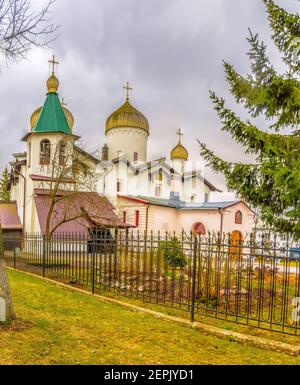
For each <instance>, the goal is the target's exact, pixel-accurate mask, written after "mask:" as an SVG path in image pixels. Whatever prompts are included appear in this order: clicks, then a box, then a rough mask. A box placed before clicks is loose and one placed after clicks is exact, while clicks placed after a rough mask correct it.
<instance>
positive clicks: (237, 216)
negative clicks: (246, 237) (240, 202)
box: [235, 211, 243, 225]
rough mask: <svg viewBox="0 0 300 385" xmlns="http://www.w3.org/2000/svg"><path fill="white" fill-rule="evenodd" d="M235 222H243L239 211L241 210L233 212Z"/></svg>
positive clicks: (239, 223)
mask: <svg viewBox="0 0 300 385" xmlns="http://www.w3.org/2000/svg"><path fill="white" fill-rule="evenodd" d="M235 223H236V224H237V225H241V224H242V223H243V214H242V213H241V211H238V212H237V213H236V214H235Z"/></svg>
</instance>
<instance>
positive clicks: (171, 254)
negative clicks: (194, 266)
mask: <svg viewBox="0 0 300 385" xmlns="http://www.w3.org/2000/svg"><path fill="white" fill-rule="evenodd" d="M160 246H161V253H162V257H163V259H164V260H165V261H167V262H168V264H169V266H171V267H185V266H186V265H187V261H186V259H185V255H184V252H183V250H182V247H181V243H180V241H179V240H178V238H177V237H173V238H171V239H170V240H169V241H168V242H161V245H160Z"/></svg>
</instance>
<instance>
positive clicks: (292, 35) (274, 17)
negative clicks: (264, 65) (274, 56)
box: [263, 0, 300, 72]
mask: <svg viewBox="0 0 300 385" xmlns="http://www.w3.org/2000/svg"><path fill="white" fill-rule="evenodd" d="M263 1H264V3H265V5H266V8H267V12H268V20H269V23H270V26H271V28H272V30H273V35H272V39H273V41H274V42H275V44H276V46H277V47H278V49H279V50H280V52H282V53H283V61H284V62H285V63H286V64H287V65H288V66H289V68H290V70H291V72H299V71H300V60H299V53H300V18H299V15H298V14H297V15H295V14H290V13H288V12H287V11H286V10H284V9H283V8H281V7H279V6H278V5H276V4H275V3H274V1H273V0H263Z"/></svg>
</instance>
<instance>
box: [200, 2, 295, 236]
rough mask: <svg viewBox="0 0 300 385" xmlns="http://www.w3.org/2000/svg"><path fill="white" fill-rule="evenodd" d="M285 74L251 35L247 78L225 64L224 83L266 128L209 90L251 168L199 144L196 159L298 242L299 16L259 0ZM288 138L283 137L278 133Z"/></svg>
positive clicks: (275, 227) (226, 127) (275, 228)
mask: <svg viewBox="0 0 300 385" xmlns="http://www.w3.org/2000/svg"><path fill="white" fill-rule="evenodd" d="M263 1H264V3H265V5H266V9H267V14H268V20H269V23H270V26H271V29H272V31H273V35H272V39H273V41H274V42H275V44H276V46H277V47H278V49H279V51H280V53H281V55H282V60H283V62H284V63H285V65H286V72H285V73H283V74H279V73H278V72H277V71H276V70H275V68H274V66H272V64H271V62H270V59H269V57H268V56H267V47H266V45H265V44H264V43H263V42H261V41H260V40H259V37H258V35H254V34H252V32H251V31H250V36H249V38H248V41H249V43H250V52H249V54H248V55H249V59H250V62H251V66H250V74H248V75H247V76H242V75H240V74H239V73H238V72H237V71H236V70H235V69H234V67H233V66H232V65H230V64H228V63H226V62H225V63H224V67H225V72H226V76H227V81H228V83H229V85H230V90H231V93H232V95H233V96H234V98H235V100H236V102H237V103H240V104H242V105H243V106H244V107H245V108H246V109H247V111H248V113H249V114H250V116H251V117H252V118H256V117H258V116H261V115H264V116H265V118H266V120H267V121H269V123H270V124H269V129H268V130H262V129H259V128H258V127H256V126H255V125H254V123H253V122H251V121H250V120H246V121H243V120H242V119H240V117H239V116H238V115H237V114H236V113H234V112H233V111H232V110H230V109H229V108H227V107H226V105H225V100H224V99H223V98H220V97H218V96H217V95H216V94H215V93H214V92H211V95H210V96H211V99H212V101H213V104H214V107H215V110H216V111H217V113H218V115H219V117H220V120H221V122H222V126H223V128H222V130H223V131H227V132H228V133H229V134H230V135H231V137H232V138H233V139H234V140H235V141H236V142H237V143H239V144H241V145H242V146H243V147H244V148H245V152H246V153H247V154H254V155H255V159H256V161H255V162H254V163H253V164H244V163H231V162H226V161H224V160H222V159H221V158H220V157H218V156H217V155H216V154H214V152H213V151H211V150H210V149H208V148H207V146H206V145H205V144H203V143H200V144H201V155H202V156H203V157H204V159H205V160H207V161H208V163H209V164H210V166H211V167H212V168H213V170H214V171H216V172H221V173H223V174H224V175H225V178H226V181H227V185H228V188H229V190H230V191H235V192H237V193H238V195H239V196H240V197H241V198H242V199H245V200H246V201H248V202H249V203H250V204H251V205H252V206H253V207H255V208H259V209H260V211H261V215H262V219H263V221H264V222H265V223H266V224H268V225H269V226H270V227H271V228H272V229H273V230H274V231H277V232H280V233H289V234H291V235H293V236H294V237H295V238H296V239H299V238H300V129H299V124H300V82H299V74H300V56H299V55H300V18H299V15H294V14H289V13H288V12H287V11H285V10H284V9H282V8H280V7H279V6H277V5H276V4H275V3H274V1H273V0H263ZM283 129H285V131H287V132H289V134H286V133H284V134H283V133H282V130H283Z"/></svg>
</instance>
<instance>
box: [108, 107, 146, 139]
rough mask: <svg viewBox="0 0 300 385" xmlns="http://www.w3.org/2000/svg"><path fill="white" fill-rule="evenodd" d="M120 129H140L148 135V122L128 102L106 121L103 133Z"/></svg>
mask: <svg viewBox="0 0 300 385" xmlns="http://www.w3.org/2000/svg"><path fill="white" fill-rule="evenodd" d="M120 127H131V128H140V129H142V130H144V131H146V132H147V134H148V135H149V122H148V120H147V119H146V117H145V116H144V115H143V114H142V113H141V112H139V111H138V110H137V109H136V108H134V107H133V106H132V105H131V104H130V102H129V100H126V102H125V103H124V104H123V106H122V107H120V108H119V109H118V110H117V111H115V112H114V113H113V114H111V115H110V117H109V118H108V119H107V122H106V127H105V132H106V133H107V132H108V131H110V130H112V129H114V128H120Z"/></svg>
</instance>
